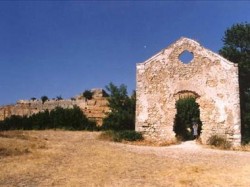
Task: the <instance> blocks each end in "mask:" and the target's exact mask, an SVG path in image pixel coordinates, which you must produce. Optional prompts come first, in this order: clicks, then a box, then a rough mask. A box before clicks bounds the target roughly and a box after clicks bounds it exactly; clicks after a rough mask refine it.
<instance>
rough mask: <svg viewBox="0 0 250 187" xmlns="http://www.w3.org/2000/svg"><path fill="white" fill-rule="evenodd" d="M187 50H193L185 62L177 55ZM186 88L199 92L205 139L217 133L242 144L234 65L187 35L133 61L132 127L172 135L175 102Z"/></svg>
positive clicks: (165, 137) (158, 135) (163, 137)
mask: <svg viewBox="0 0 250 187" xmlns="http://www.w3.org/2000/svg"><path fill="white" fill-rule="evenodd" d="M185 50H187V51H189V52H191V53H192V54H193V56H194V58H193V59H192V60H191V62H190V63H188V64H184V63H182V62H181V61H180V60H179V56H180V55H181V54H182V53H183V52H184V51H185ZM185 92H186V93H194V94H195V95H196V96H197V97H196V98H197V99H196V102H197V103H198V104H199V106H200V119H201V121H202V132H201V140H202V142H203V143H207V140H208V138H209V137H210V136H212V135H215V134H216V135H221V136H223V137H225V138H226V139H227V140H229V141H231V142H233V144H234V145H239V144H240V142H241V133H240V123H241V121H240V101H239V84H238V67H237V65H236V64H233V63H232V62H229V61H227V60H226V59H224V58H223V57H221V56H219V55H218V54H215V53H213V52H211V51H209V50H207V49H205V48H203V47H202V46H200V44H199V43H197V42H196V41H193V40H191V39H187V38H181V39H180V40H178V41H177V42H176V43H174V44H172V45H171V46H169V47H168V48H166V49H164V50H162V51H161V52H159V53H158V54H156V55H155V56H153V57H152V58H150V59H149V60H147V61H145V62H144V63H140V64H138V65H137V88H136V94H137V102H136V131H140V132H143V133H144V134H145V136H146V137H148V138H151V139H152V138H153V139H157V140H168V139H173V138H174V137H175V133H174V131H173V125H174V118H175V115H176V108H175V103H176V101H177V100H178V99H179V98H178V97H177V96H178V94H180V93H185Z"/></svg>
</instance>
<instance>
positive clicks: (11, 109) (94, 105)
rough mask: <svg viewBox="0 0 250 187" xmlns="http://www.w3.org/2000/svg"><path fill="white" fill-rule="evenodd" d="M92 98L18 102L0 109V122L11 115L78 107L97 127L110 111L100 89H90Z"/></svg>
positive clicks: (104, 94)
mask: <svg viewBox="0 0 250 187" xmlns="http://www.w3.org/2000/svg"><path fill="white" fill-rule="evenodd" d="M92 93H93V98H92V99H91V100H87V99H85V98H83V97H82V96H81V95H79V96H76V97H75V98H73V99H63V100H49V101H46V102H45V103H42V101H41V100H35V101H32V100H20V101H18V102H17V104H15V105H7V106H2V107H0V120H4V119H5V118H7V117H10V116H12V115H18V116H30V115H32V114H36V113H38V112H42V111H45V110H49V111H51V110H53V109H54V108H56V107H62V108H73V107H74V105H76V106H78V107H79V108H80V109H81V110H82V111H83V113H84V114H85V115H86V116H87V118H88V119H93V120H95V121H96V122H97V125H102V122H103V119H104V117H105V116H106V114H107V113H108V112H109V111H110V109H109V107H108V100H107V97H106V95H107V94H106V93H105V92H104V91H103V90H102V89H92Z"/></svg>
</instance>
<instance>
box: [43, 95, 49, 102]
mask: <svg viewBox="0 0 250 187" xmlns="http://www.w3.org/2000/svg"><path fill="white" fill-rule="evenodd" d="M41 100H42V103H45V102H46V101H48V100H49V98H48V97H47V96H45V95H44V96H42V97H41Z"/></svg>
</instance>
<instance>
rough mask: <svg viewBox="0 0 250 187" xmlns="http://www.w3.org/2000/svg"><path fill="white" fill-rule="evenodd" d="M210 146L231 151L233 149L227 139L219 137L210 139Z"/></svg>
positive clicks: (214, 136) (215, 136)
mask: <svg viewBox="0 0 250 187" xmlns="http://www.w3.org/2000/svg"><path fill="white" fill-rule="evenodd" d="M208 144H209V145H212V146H215V147H217V148H220V149H230V148H231V147H232V145H231V143H230V142H228V141H227V140H226V138H224V137H222V136H219V135H213V136H211V137H210V138H209V139H208Z"/></svg>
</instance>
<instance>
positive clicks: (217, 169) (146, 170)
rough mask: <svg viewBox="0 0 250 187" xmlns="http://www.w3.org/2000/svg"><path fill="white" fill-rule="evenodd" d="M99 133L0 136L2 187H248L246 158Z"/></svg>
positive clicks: (188, 145)
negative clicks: (134, 142) (108, 137)
mask: <svg viewBox="0 0 250 187" xmlns="http://www.w3.org/2000/svg"><path fill="white" fill-rule="evenodd" d="M98 135H99V133H98V132H79V131H78V132H72V131H71V132H70V131H52V130H51V131H9V132H0V186H4V187H6V186H7V187H8V186H32V187H33V186H76V187H77V186H133V187H134V186H246V187H247V186H250V152H241V151H222V150H215V149H208V148H204V147H201V146H199V145H196V144H195V143H194V142H187V143H184V144H180V145H173V146H168V147H155V146H154V147H153V146H138V145H129V144H123V143H114V142H107V141H102V140H99V139H98V138H97V137H98Z"/></svg>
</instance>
